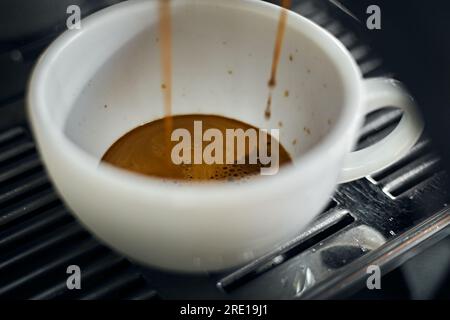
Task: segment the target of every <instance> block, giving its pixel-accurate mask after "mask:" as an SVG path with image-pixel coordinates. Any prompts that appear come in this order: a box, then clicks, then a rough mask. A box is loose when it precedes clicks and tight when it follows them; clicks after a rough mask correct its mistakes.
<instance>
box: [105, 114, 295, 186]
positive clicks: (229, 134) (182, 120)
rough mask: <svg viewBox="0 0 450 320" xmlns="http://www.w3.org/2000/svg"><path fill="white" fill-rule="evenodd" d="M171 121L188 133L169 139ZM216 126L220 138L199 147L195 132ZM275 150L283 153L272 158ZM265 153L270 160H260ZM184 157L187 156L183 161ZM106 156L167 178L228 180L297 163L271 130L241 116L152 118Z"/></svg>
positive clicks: (199, 133) (138, 170)
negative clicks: (196, 159)
mask: <svg viewBox="0 0 450 320" xmlns="http://www.w3.org/2000/svg"><path fill="white" fill-rule="evenodd" d="M168 122H169V123H170V126H171V129H172V130H173V132H175V133H176V132H177V130H186V131H185V132H186V133H188V134H187V135H186V137H185V138H184V137H181V136H178V138H177V139H176V140H177V141H173V140H175V139H170V140H169V139H168V138H169V137H168V136H167V135H166V128H165V127H166V126H167V123H168ZM211 129H212V130H216V131H215V132H216V134H217V135H216V137H214V138H212V137H210V139H208V140H211V141H204V140H203V139H201V141H199V142H200V143H201V145H200V146H199V145H198V142H196V141H195V140H200V139H196V138H195V137H196V136H199V137H200V138H203V137H204V136H205V133H206V134H207V132H208V130H211ZM210 132H212V131H210ZM239 132H240V133H241V134H242V136H241V137H239ZM236 133H237V134H236ZM172 137H173V136H172ZM182 138H183V139H184V140H186V139H187V141H183V139H182ZM230 139H231V140H230ZM218 140H220V141H218ZM181 143H184V144H185V146H182V145H181ZM272 144H274V145H272ZM264 145H265V146H266V148H264ZM177 146H179V147H178V148H177ZM230 146H231V147H230ZM261 146H262V147H261ZM183 147H184V150H183ZM196 147H197V149H198V150H199V151H200V152H201V155H202V158H201V159H199V160H200V161H195V159H194V158H195V152H196V150H195V149H196ZM214 147H216V148H215V149H211V148H214ZM227 147H229V148H228V149H229V151H231V152H232V153H233V154H232V155H231V157H227ZM218 148H220V149H222V150H218ZM262 149H265V150H264V151H263V150H262ZM208 150H210V151H208ZM272 150H273V151H274V152H276V153H278V155H277V157H271V156H273V155H274V154H272ZM219 151H221V152H219ZM180 153H181V155H180ZM219 153H220V155H219ZM262 153H264V154H265V156H268V157H270V159H269V161H270V163H263V161H261V159H262V158H263V157H262ZM209 154H211V156H212V158H214V159H212V161H208V160H207V159H206V157H207V155H209ZM252 156H253V161H252ZM179 157H183V159H180V160H181V161H179V160H178V159H179ZM227 158H228V159H227ZM102 161H104V162H107V163H109V164H112V165H114V166H117V167H119V168H122V169H125V170H129V171H133V172H136V173H140V174H144V175H147V176H151V177H157V178H162V179H170V180H183V181H225V182H242V181H245V180H247V179H249V178H250V177H255V176H259V175H260V173H261V169H262V168H263V167H270V166H274V165H279V166H283V165H286V164H289V163H292V160H291V157H290V156H289V154H288V152H287V151H286V149H285V148H284V147H283V146H282V145H281V143H279V142H278V140H276V139H275V138H274V137H272V136H270V134H269V133H266V132H265V131H261V130H258V129H257V128H256V127H253V126H251V125H249V124H246V123H244V122H241V121H237V120H233V119H229V118H226V117H221V116H213V115H183V116H173V117H170V119H167V118H166V119H160V120H156V121H152V122H150V123H147V124H145V125H143V126H140V127H138V128H136V129H134V130H132V131H130V132H129V133H127V134H125V135H124V136H123V137H121V138H120V139H119V140H118V141H117V142H115V143H114V144H113V145H112V146H111V147H110V148H109V149H108V151H107V152H106V153H105V155H104V156H103V158H102ZM196 162H197V163H196ZM212 162H213V163H212ZM274 162H276V163H274Z"/></svg>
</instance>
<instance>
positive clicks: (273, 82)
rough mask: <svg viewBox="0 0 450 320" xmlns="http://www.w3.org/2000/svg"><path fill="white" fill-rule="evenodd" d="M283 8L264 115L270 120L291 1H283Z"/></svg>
mask: <svg viewBox="0 0 450 320" xmlns="http://www.w3.org/2000/svg"><path fill="white" fill-rule="evenodd" d="M281 6H282V7H283V9H281V12H280V19H279V20H278V29H277V38H276V40H275V47H274V51H273V59H272V69H271V73H270V79H269V98H268V99H267V106H266V111H265V113H264V115H265V116H266V119H270V117H271V116H272V94H273V89H274V88H275V86H276V85H277V71H278V65H279V64H280V57H281V49H282V48H283V39H284V34H285V32H286V22H287V15H288V9H290V7H291V0H281Z"/></svg>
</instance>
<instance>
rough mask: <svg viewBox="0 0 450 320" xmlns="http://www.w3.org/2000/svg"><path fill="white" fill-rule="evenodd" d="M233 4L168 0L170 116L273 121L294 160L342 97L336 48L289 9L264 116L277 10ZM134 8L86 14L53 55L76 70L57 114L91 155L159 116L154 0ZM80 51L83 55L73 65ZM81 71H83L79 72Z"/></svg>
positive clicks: (328, 125) (322, 130)
mask: <svg viewBox="0 0 450 320" xmlns="http://www.w3.org/2000/svg"><path fill="white" fill-rule="evenodd" d="M234 2H236V1H188V2H183V1H174V2H173V6H172V23H173V40H172V41H173V66H172V70H173V88H172V89H173V105H172V110H173V115H179V114H213V115H221V116H225V117H229V118H232V119H237V120H240V121H244V122H246V123H249V124H251V125H254V126H256V127H258V128H264V129H275V128H279V129H280V140H281V143H282V144H283V146H284V147H285V148H286V150H287V151H288V152H289V154H290V155H291V156H292V158H293V160H294V163H295V162H296V161H297V159H300V158H301V156H302V155H303V154H305V153H306V152H308V151H309V150H310V149H311V148H313V147H314V146H315V145H317V144H319V143H320V141H321V140H322V139H323V138H324V137H325V136H326V135H327V134H328V133H329V132H330V130H331V129H332V128H333V126H334V124H335V123H336V121H337V118H338V117H339V115H340V114H341V112H342V109H343V106H344V104H345V95H344V92H345V91H344V90H343V84H342V81H341V74H340V73H339V70H338V69H337V67H336V62H335V61H334V60H333V56H332V54H331V53H332V50H328V51H326V50H324V48H323V46H324V44H323V43H322V42H320V41H318V39H317V37H316V34H315V33H316V32H308V31H315V30H314V29H311V26H309V25H307V24H305V23H304V18H302V17H300V16H298V15H296V14H294V13H290V14H289V17H288V24H287V28H286V33H285V37H284V43H283V49H282V54H281V59H280V62H279V68H278V73H277V86H276V88H275V89H274V92H273V100H272V116H271V118H270V119H269V120H267V119H266V118H265V116H264V111H265V109H266V104H267V98H268V94H269V88H268V80H269V77H270V69H271V65H272V57H273V51H274V43H275V37H276V31H277V24H278V17H279V9H277V10H274V6H272V5H267V4H265V5H263V6H260V5H255V3H254V2H252V1H250V2H248V3H247V2H245V1H239V3H240V4H243V3H244V4H246V5H241V6H240V7H238V6H237V5H236V4H235V3H234ZM130 7H131V8H128V9H127V10H125V7H122V8H121V7H120V5H119V6H116V8H114V7H113V8H111V9H108V10H109V11H108V12H104V13H103V15H102V16H101V17H99V18H98V19H95V16H94V17H93V18H92V19H91V20H88V21H87V22H86V24H85V26H84V27H83V30H82V31H81V34H80V37H79V38H80V39H78V41H76V42H75V41H74V42H73V43H70V45H69V46H68V47H66V48H65V49H64V50H71V53H70V54H67V55H60V57H61V58H60V61H59V62H58V63H59V64H63V65H64V67H65V68H59V69H58V70H64V69H65V70H67V72H68V73H69V75H70V74H74V77H73V78H72V79H69V80H68V82H69V87H72V88H74V89H73V90H72V91H73V92H72V95H71V97H72V100H71V101H68V100H67V98H66V103H65V104H64V106H63V107H62V108H61V109H59V110H55V112H54V117H55V120H56V122H58V124H59V125H60V126H61V129H62V130H63V131H64V133H65V135H66V136H67V137H68V138H69V139H70V140H71V141H72V142H73V143H74V144H75V145H77V146H78V147H79V148H81V149H82V150H84V151H86V152H87V153H89V154H90V155H92V156H94V157H96V158H101V156H102V155H103V154H104V153H105V151H106V150H107V149H108V148H109V147H110V146H111V145H112V144H113V143H114V142H115V141H116V140H117V139H118V138H120V137H121V136H122V135H124V134H125V133H127V132H128V131H130V130H131V129H133V128H135V127H137V126H139V125H142V124H144V123H148V122H150V121H153V120H156V119H160V118H162V117H163V116H164V105H163V90H164V88H163V85H164V84H163V83H162V80H161V79H162V77H161V65H160V41H159V30H158V10H157V9H158V8H157V3H155V1H153V2H145V3H137V4H136V5H135V6H134V9H133V6H130ZM100 18H101V19H100ZM299 22H300V23H299ZM302 26H306V27H307V28H306V27H305V28H302ZM330 51H331V53H330ZM77 53H78V54H83V56H82V57H83V58H80V57H81V56H80V57H79V59H78V61H79V62H78V64H77V65H75V64H73V63H72V64H70V62H69V61H70V58H71V57H70V56H71V55H75V54H77ZM65 59H66V60H67V61H65V62H64V60H65ZM84 68H88V69H89V71H84V73H83V71H80V70H78V69H84ZM60 72H61V71H60ZM58 76H64V75H58ZM54 79H55V80H57V79H58V77H56V78H54ZM53 89H54V90H55V88H53ZM60 94H63V92H62V91H61V92H59V91H58V89H56V90H55V92H54V93H53V95H60ZM61 99H64V98H63V97H61ZM63 101H64V100H63Z"/></svg>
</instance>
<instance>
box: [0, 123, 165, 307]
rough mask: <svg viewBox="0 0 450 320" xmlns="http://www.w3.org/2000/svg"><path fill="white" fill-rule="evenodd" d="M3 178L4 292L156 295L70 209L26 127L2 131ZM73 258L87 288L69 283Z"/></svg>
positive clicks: (0, 288)
mask: <svg viewBox="0 0 450 320" xmlns="http://www.w3.org/2000/svg"><path fill="white" fill-rule="evenodd" d="M0 182H1V187H0V273H1V274H2V275H3V276H2V277H0V298H15V299H19V298H33V299H48V298H80V299H90V298H130V299H154V298H156V297H157V295H156V292H155V291H154V290H152V289H150V288H149V286H148V283H147V281H145V280H144V278H143V277H142V276H141V275H140V274H139V273H138V272H136V271H134V270H133V266H132V265H131V264H130V263H129V262H128V261H127V260H126V259H124V258H123V257H120V256H118V255H116V254H115V253H113V252H111V251H110V250H109V249H107V248H105V247H103V246H102V245H101V244H100V243H99V242H98V241H96V240H95V239H93V238H92V237H91V236H90V235H89V234H88V233H87V232H86V231H85V230H84V229H83V228H82V227H81V226H80V225H79V224H78V223H77V222H76V221H75V220H74V219H73V217H72V216H71V215H70V214H69V213H68V212H67V210H66V209H65V208H64V206H63V205H62V203H61V202H60V200H59V199H58V196H57V195H56V193H55V192H54V190H53V188H52V186H51V184H50V182H49V180H48V178H47V176H46V174H45V172H44V170H43V168H42V166H41V163H40V160H39V158H38V156H37V153H36V150H35V148H34V143H33V142H32V140H31V138H30V137H29V135H28V132H27V130H26V129H25V128H23V127H17V128H13V129H11V130H8V131H6V132H4V133H1V134H0ZM72 264H76V265H79V266H80V267H81V268H82V270H83V287H84V288H86V289H85V290H83V292H82V294H79V293H78V292H76V291H70V290H68V289H67V286H66V279H67V276H68V275H67V274H66V268H67V266H69V265H72Z"/></svg>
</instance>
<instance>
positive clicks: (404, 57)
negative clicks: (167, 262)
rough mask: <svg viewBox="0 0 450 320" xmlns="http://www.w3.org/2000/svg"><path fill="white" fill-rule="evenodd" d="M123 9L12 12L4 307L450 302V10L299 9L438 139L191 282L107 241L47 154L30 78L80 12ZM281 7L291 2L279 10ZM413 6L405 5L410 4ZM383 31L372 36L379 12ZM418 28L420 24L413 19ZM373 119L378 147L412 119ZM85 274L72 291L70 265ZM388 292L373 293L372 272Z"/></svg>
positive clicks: (0, 209) (6, 71)
mask: <svg viewBox="0 0 450 320" xmlns="http://www.w3.org/2000/svg"><path fill="white" fill-rule="evenodd" d="M118 2H121V0H96V1H92V0H89V1H87V0H70V1H69V0H67V1H66V0H64V1H62V0H45V1H41V2H40V5H39V7H37V6H36V5H35V3H34V2H33V1H27V0H15V1H2V2H1V3H0V23H1V27H0V71H1V72H0V84H1V86H0V274H1V275H2V276H0V299H89V300H90V299H136V300H154V299H336V298H338V299H345V298H349V299H362V298H373V299H383V298H384V299H388V298H412V299H435V298H449V297H450V291H449V287H450V273H449V272H448V270H449V267H450V250H449V249H450V237H449V235H450V209H449V208H448V203H449V201H450V189H449V187H448V174H447V172H448V170H450V147H449V144H450V142H448V141H449V140H448V139H447V137H448V132H447V131H448V130H449V129H448V121H447V120H450V119H449V108H450V106H449V101H450V41H448V40H446V39H450V19H449V17H450V11H448V10H445V8H446V5H445V4H444V2H442V6H435V7H427V9H426V10H424V8H423V3H422V2H419V1H404V2H403V1H395V4H393V2H394V1H359V0H358V1H356V0H355V1H352V0H348V1H347V0H342V1H338V0H297V1H293V6H292V10H293V11H296V12H298V13H300V14H301V15H303V16H305V17H306V18H308V19H310V20H312V21H314V22H315V23H317V24H318V25H320V26H322V27H323V28H325V29H327V30H328V31H329V32H330V33H331V34H333V35H334V36H335V37H336V38H338V39H339V40H340V41H341V42H342V44H343V45H345V46H346V47H347V48H348V49H349V51H350V52H351V53H352V55H353V57H354V59H355V60H356V62H357V63H358V65H359V67H360V69H361V72H362V74H363V76H364V77H365V78H371V77H381V76H389V77H394V78H398V79H399V80H401V81H402V82H404V83H405V84H406V85H407V87H408V89H409V90H410V92H411V93H412V95H414V96H415V97H416V99H417V101H418V103H419V106H420V108H421V111H422V115H423V117H424V119H425V122H426V132H425V134H424V135H423V137H422V138H421V139H420V141H419V142H418V143H417V145H416V146H415V147H414V148H413V149H412V150H411V151H410V152H409V153H408V155H407V156H405V157H404V158H402V159H401V160H400V161H398V162H396V163H395V164H393V165H391V166H389V167H388V168H386V169H384V170H382V171H380V172H377V173H376V174H373V175H371V176H368V177H365V178H363V179H360V180H358V181H354V182H351V183H347V184H343V185H340V186H339V187H338V188H337V190H336V191H335V194H334V195H333V197H332V199H330V202H329V205H328V206H327V208H326V209H325V210H324V211H323V212H322V213H321V214H320V215H319V216H318V217H317V218H316V220H315V221H314V222H313V223H312V224H311V225H310V226H309V227H308V228H307V229H306V230H299V232H298V234H297V235H296V236H295V237H294V238H292V239H291V241H289V242H288V243H286V244H284V245H282V246H280V247H279V248H277V249H276V250H273V251H272V252H270V253H268V254H267V255H265V256H263V257H259V258H257V259H255V260H253V261H251V262H250V263H248V264H246V265H244V266H240V267H238V268H235V269H233V270H227V271H223V272H213V273H202V274H194V275H193V274H182V273H173V272H168V271H165V270H158V269H154V268H149V267H146V266H142V265H140V264H137V263H134V262H133V261H130V260H129V259H127V258H126V257H124V256H122V255H121V254H119V253H117V252H114V251H113V250H111V249H110V248H108V247H106V246H105V245H104V244H103V243H101V242H99V241H98V240H97V239H96V238H95V237H93V236H92V235H91V234H90V233H89V232H88V231H87V230H86V229H85V228H84V227H83V226H82V225H81V224H80V223H79V222H78V221H77V220H76V219H75V218H74V217H73V216H72V215H71V213H70V211H69V210H68V209H67V208H66V206H65V205H64V204H63V202H62V201H61V200H60V198H59V196H58V194H57V192H56V190H55V189H54V187H53V186H52V183H51V181H50V179H49V177H48V176H47V174H46V172H45V170H44V168H43V166H42V162H41V160H40V158H39V156H38V154H37V152H36V147H35V142H34V140H33V138H32V136H31V134H30V129H29V125H28V122H27V117H26V114H25V111H24V110H25V108H24V105H25V97H26V88H27V81H28V79H29V76H30V72H31V70H32V68H33V66H34V64H35V63H36V60H37V59H38V57H39V55H40V54H41V53H42V52H43V51H44V50H45V48H46V47H47V46H48V45H49V44H50V43H51V42H52V41H53V40H54V39H55V38H56V37H57V36H58V35H60V34H61V33H62V32H64V31H65V29H66V18H67V12H66V8H67V7H68V6H69V5H73V4H77V5H79V7H80V8H81V9H82V16H83V17H85V16H88V15H89V14H91V13H93V12H96V11H98V10H100V9H102V8H105V7H107V6H110V5H114V4H116V3H118ZM271 2H273V3H277V1H271ZM400 3H403V4H400ZM374 4H376V5H377V6H379V8H381V13H382V15H381V19H382V20H381V29H372V30H370V29H368V28H367V23H366V22H367V19H368V18H369V17H370V13H368V12H367V8H368V6H369V5H374ZM412 21H414V22H412ZM386 107H387V108H386V109H384V110H381V111H377V112H375V113H372V114H370V115H369V116H368V117H367V119H366V122H365V125H364V127H363V128H362V130H361V132H360V136H359V143H358V148H364V147H366V146H368V145H371V144H373V143H374V142H377V141H379V140H380V139H382V138H383V137H385V136H386V135H388V134H389V133H390V132H391V131H392V130H393V129H394V128H395V126H396V125H397V123H398V122H399V121H400V119H401V117H402V114H401V112H399V111H398V110H396V109H393V108H389V106H386ZM72 264H75V265H79V266H80V267H81V268H82V269H83V270H84V271H83V272H84V273H83V274H84V275H83V290H81V291H77V290H74V291H71V290H67V288H66V279H67V273H66V266H67V265H72ZM372 265H377V266H379V267H380V268H381V272H382V276H383V278H382V279H383V288H382V290H369V289H368V288H367V287H366V279H367V270H368V267H369V266H372Z"/></svg>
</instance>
